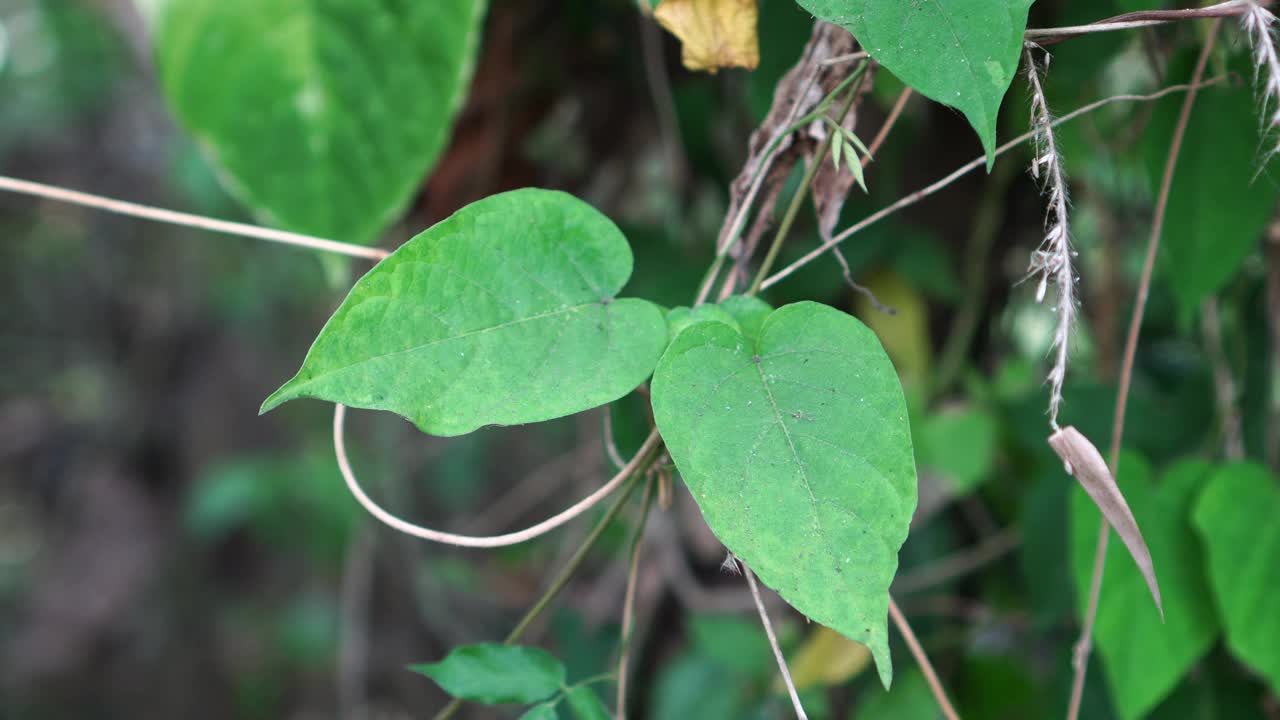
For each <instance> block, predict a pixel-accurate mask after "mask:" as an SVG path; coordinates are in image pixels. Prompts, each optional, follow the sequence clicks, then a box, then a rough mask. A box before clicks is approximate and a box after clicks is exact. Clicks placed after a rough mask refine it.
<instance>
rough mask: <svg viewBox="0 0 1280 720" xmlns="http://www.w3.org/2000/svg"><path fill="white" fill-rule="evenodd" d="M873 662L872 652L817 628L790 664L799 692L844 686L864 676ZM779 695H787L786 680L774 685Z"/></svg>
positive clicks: (825, 629) (821, 627) (836, 633)
mask: <svg viewBox="0 0 1280 720" xmlns="http://www.w3.org/2000/svg"><path fill="white" fill-rule="evenodd" d="M870 662H871V652H870V651H868V650H867V649H866V648H865V647H863V646H862V645H859V644H858V643H856V642H854V641H852V640H850V639H849V638H847V637H845V636H843V635H841V634H840V633H838V632H836V631H835V630H832V629H831V628H828V627H824V626H822V625H819V626H817V627H816V628H815V629H814V631H813V632H811V633H809V637H807V638H805V641H804V644H802V645H801V646H800V649H799V650H796V654H795V656H794V657H792V658H791V662H790V663H788V664H789V665H790V667H791V681H792V682H794V683H795V684H796V690H807V689H808V688H811V687H819V686H821V687H827V686H830V685H840V684H843V683H844V682H845V681H847V680H849V679H850V678H852V677H853V676H854V675H857V674H858V673H860V672H862V671H863V669H865V668H866V667H867V665H868V664H869V663H870ZM774 690H775V691H776V692H784V691H785V690H786V688H785V687H784V686H783V684H782V678H777V679H776V681H775V682H774Z"/></svg>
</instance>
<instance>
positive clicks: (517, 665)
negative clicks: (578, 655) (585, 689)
mask: <svg viewBox="0 0 1280 720" xmlns="http://www.w3.org/2000/svg"><path fill="white" fill-rule="evenodd" d="M409 669H410V670H412V671H414V672H416V673H421V674H423V675H426V676H427V677H429V678H431V679H432V680H435V681H436V684H437V685H439V686H440V688H441V689H442V690H444V691H445V692H447V693H449V694H450V695H452V696H454V697H456V698H460V699H462V700H470V701H472V702H478V703H485V704H488V705H501V704H507V703H523V704H527V703H535V702H538V701H540V700H545V699H547V698H549V697H551V696H552V695H554V694H556V693H557V692H559V691H560V688H561V687H562V686H563V685H564V674H565V673H564V665H561V664H560V661H559V660H557V659H556V658H555V656H553V655H552V654H551V653H549V652H547V651H546V650H542V649H541V648H535V647H522V646H520V645H499V644H496V643H481V644H478V645H462V646H459V647H456V648H454V649H453V650H452V651H450V652H449V654H448V655H447V656H446V657H445V659H443V660H441V661H440V662H437V663H430V664H426V665H413V666H411V667H410V668H409Z"/></svg>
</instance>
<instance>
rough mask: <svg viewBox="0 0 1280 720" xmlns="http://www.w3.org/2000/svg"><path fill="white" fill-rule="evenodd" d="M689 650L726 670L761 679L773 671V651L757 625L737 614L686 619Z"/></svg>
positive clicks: (758, 624) (756, 622) (697, 616)
mask: <svg viewBox="0 0 1280 720" xmlns="http://www.w3.org/2000/svg"><path fill="white" fill-rule="evenodd" d="M689 630H690V632H691V634H692V635H693V643H692V644H693V647H694V648H697V650H698V651H699V652H701V653H702V654H703V655H705V656H707V657H708V658H711V659H713V660H715V661H716V662H718V663H720V664H721V665H723V666H724V667H726V668H730V669H732V670H735V671H738V672H741V673H743V674H744V675H752V676H763V675H766V674H768V673H769V672H771V670H772V668H773V649H772V648H770V647H769V639H768V638H767V637H766V636H765V634H764V630H763V629H762V628H761V627H760V622H759V621H758V620H756V621H755V622H752V619H751V618H748V617H743V616H739V615H695V616H694V617H692V618H690V620H689Z"/></svg>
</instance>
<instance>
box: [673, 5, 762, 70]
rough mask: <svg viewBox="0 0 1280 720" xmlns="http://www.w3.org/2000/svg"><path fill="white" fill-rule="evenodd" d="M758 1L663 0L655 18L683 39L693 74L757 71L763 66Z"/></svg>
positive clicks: (687, 64) (684, 58) (683, 55)
mask: <svg viewBox="0 0 1280 720" xmlns="http://www.w3.org/2000/svg"><path fill="white" fill-rule="evenodd" d="M758 14H759V10H758V9H757V7H756V0H663V3H662V4H661V5H659V6H658V9H657V10H655V11H654V13H653V15H654V17H655V18H657V19H658V23H659V24H661V25H662V27H664V28H666V29H667V31H669V32H670V33H671V34H672V35H675V36H676V37H678V38H680V43H681V45H682V46H683V52H682V53H681V57H680V59H681V60H682V61H683V62H684V66H685V67H687V68H689V69H690V70H707V71H710V72H715V71H717V70H719V69H720V68H726V67H741V68H747V69H749V70H754V69H755V67H756V65H759V64H760V46H759V41H758V38H757V36H756V21H757V16H758Z"/></svg>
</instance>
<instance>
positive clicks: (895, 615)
mask: <svg viewBox="0 0 1280 720" xmlns="http://www.w3.org/2000/svg"><path fill="white" fill-rule="evenodd" d="M889 617H890V618H892V619H893V624H894V625H897V626H898V632H900V633H902V639H903V640H905V641H906V642H907V649H908V650H910V651H911V654H912V655H913V656H914V657H915V659H916V662H917V663H919V664H920V672H921V673H923V674H924V679H925V682H927V683H929V690H930V691H931V692H932V693H933V698H934V700H936V701H937V703H938V708H939V709H941V710H942V714H943V715H944V716H945V717H946V718H947V720H960V716H959V715H957V714H956V709H955V707H953V706H952V705H951V700H950V699H949V698H948V697H947V691H946V690H945V689H944V688H943V687H942V682H941V681H940V680H938V673H937V672H935V671H934V669H933V663H931V662H929V656H928V655H926V654H925V652H924V648H923V647H922V646H921V645H920V641H919V640H917V639H916V634H915V633H914V632H912V631H911V625H910V624H909V623H908V622H907V618H906V616H905V615H903V614H902V611H901V610H899V609H898V603H896V602H894V601H893V597H890V598H889Z"/></svg>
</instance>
